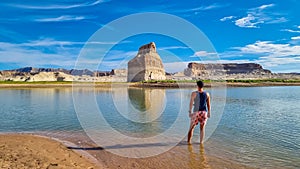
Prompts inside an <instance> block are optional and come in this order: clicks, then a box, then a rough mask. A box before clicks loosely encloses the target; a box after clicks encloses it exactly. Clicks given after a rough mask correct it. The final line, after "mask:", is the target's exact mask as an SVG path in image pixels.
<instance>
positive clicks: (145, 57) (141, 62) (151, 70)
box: [127, 42, 166, 82]
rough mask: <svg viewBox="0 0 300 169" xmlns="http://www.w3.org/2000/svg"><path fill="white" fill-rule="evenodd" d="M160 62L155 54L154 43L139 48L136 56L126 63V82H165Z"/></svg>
mask: <svg viewBox="0 0 300 169" xmlns="http://www.w3.org/2000/svg"><path fill="white" fill-rule="evenodd" d="M165 79H166V75H165V70H164V66H163V63H162V60H161V58H160V56H159V55H158V53H157V52H156V46H155V43H154V42H151V43H149V44H146V45H143V46H141V47H140V48H139V51H138V54H137V55H136V56H135V57H134V58H133V59H132V60H130V61H129V62H128V76H127V81H128V82H138V81H144V80H165Z"/></svg>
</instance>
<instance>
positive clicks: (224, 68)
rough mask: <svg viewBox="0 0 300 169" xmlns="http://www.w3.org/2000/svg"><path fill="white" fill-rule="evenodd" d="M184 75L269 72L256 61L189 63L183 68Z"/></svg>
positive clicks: (269, 72)
mask: <svg viewBox="0 0 300 169" xmlns="http://www.w3.org/2000/svg"><path fill="white" fill-rule="evenodd" d="M184 74H185V75H186V76H206V75H231V74H271V71H270V70H266V69H263V67H262V66H261V65H260V64H257V63H241V64H238V63H228V64H201V63H194V62H192V63H189V64H188V68H186V69H185V70H184Z"/></svg>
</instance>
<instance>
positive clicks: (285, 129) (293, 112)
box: [0, 87, 300, 168]
mask: <svg viewBox="0 0 300 169" xmlns="http://www.w3.org/2000/svg"><path fill="white" fill-rule="evenodd" d="M191 91H193V89H139V88H129V89H127V88H114V89H113V91H111V90H108V89H95V90H74V91H73V93H72V89H71V88H43V89H0V114H1V116H0V132H44V133H47V132H48V133H51V132H61V133H64V132H66V131H67V132H66V133H68V132H77V131H79V132H82V131H83V129H82V127H81V125H80V123H79V120H78V118H77V116H78V114H76V112H75V109H74V101H73V99H74V98H73V97H74V96H75V97H76V96H79V97H80V98H81V99H82V100H83V101H87V102H81V104H80V103H78V102H75V104H80V105H83V106H86V107H92V106H91V105H90V104H93V103H92V102H88V101H89V98H88V97H87V96H89V94H91V93H92V94H93V96H94V97H95V100H94V101H95V103H96V104H97V107H98V108H99V110H100V112H101V114H102V115H103V117H104V119H105V120H106V122H107V123H108V124H109V125H110V126H111V127H112V128H113V129H114V130H115V131H117V132H120V133H122V134H124V135H126V136H129V137H136V138H149V137H152V136H156V135H158V134H159V133H162V132H166V131H168V129H170V128H172V124H174V123H178V124H179V125H180V126H179V130H178V132H179V133H185V132H186V129H187V127H188V118H187V117H186V116H185V114H181V113H180V112H183V113H185V112H186V113H187V110H188V102H189V96H190V92H191ZM208 91H209V92H210V93H211V95H212V106H213V108H212V118H211V119H209V121H208V124H207V139H208V140H207V141H206V143H205V144H207V145H208V146H207V147H209V149H208V151H207V153H210V154H213V155H216V156H218V157H221V158H225V159H229V160H232V161H237V162H238V163H241V164H246V165H249V166H254V167H259V168H299V167H300V162H299V159H300V153H299V152H300V151H299V150H300V123H299V120H300V111H299V110H300V104H299V96H300V87H250V88H227V89H224V88H221V89H208ZM75 101H78V100H76V99H75ZM225 103H226V104H225ZM128 105H129V106H128ZM224 106H225V107H224ZM75 107H76V106H75ZM87 114H88V113H87ZM79 117H80V115H79ZM177 119H180V120H179V121H176V120H177ZM91 121H92V120H91ZM96 125H97V127H100V129H101V125H98V124H93V122H91V127H92V128H93V127H94V126H96ZM215 128H216V130H214V129H215ZM97 129H99V128H97ZM103 131H106V128H105V126H103ZM197 131H198V129H196V130H195V133H194V140H193V141H194V142H195V143H196V142H198V141H199V139H198V138H199V133H198V132H197ZM209 136H211V137H209ZM116 148H118V147H116ZM119 148H120V147H119ZM129 148H130V146H129Z"/></svg>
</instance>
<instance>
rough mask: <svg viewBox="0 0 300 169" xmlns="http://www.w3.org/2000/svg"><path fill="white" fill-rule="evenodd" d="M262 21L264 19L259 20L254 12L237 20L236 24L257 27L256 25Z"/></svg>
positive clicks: (244, 26) (243, 26)
mask: <svg viewBox="0 0 300 169" xmlns="http://www.w3.org/2000/svg"><path fill="white" fill-rule="evenodd" d="M260 23H263V21H259V20H257V18H256V17H255V16H253V15H252V14H248V16H246V17H243V18H241V19H238V20H236V21H235V25H236V26H239V27H242V28H257V26H256V25H257V24H260Z"/></svg>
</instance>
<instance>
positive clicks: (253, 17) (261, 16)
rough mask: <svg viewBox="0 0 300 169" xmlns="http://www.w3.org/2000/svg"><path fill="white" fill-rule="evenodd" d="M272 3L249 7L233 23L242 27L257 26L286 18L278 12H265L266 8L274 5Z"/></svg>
mask: <svg viewBox="0 0 300 169" xmlns="http://www.w3.org/2000/svg"><path fill="white" fill-rule="evenodd" d="M274 6H275V5H274V4H268V5H262V6H259V7H256V8H252V9H249V10H248V11H247V16H245V17H242V18H240V19H237V20H236V21H235V25H236V26H239V27H243V28H259V25H260V24H275V23H283V22H287V21H288V20H287V19H286V18H285V17H282V16H279V14H277V13H276V14H275V13H271V12H266V10H267V9H268V8H271V7H274Z"/></svg>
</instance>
